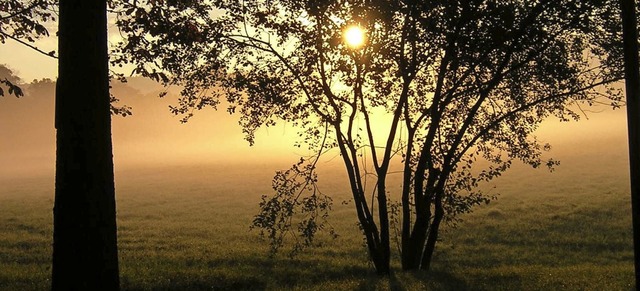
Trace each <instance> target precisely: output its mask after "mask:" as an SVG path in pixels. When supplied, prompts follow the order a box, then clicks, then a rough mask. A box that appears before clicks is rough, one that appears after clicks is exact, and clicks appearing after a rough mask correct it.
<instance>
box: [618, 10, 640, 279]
mask: <svg viewBox="0 0 640 291" xmlns="http://www.w3.org/2000/svg"><path fill="white" fill-rule="evenodd" d="M635 6H636V5H635V1H633V0H621V1H620V8H621V11H622V27H623V39H624V64H625V65H624V71H625V79H626V81H625V89H626V94H627V128H628V134H629V167H630V174H631V175H630V177H631V209H632V210H631V211H632V221H633V250H634V254H635V257H634V258H635V259H634V263H635V280H636V288H638V286H640V132H639V130H640V72H639V70H638V27H637V25H638V24H637V21H636V10H635Z"/></svg>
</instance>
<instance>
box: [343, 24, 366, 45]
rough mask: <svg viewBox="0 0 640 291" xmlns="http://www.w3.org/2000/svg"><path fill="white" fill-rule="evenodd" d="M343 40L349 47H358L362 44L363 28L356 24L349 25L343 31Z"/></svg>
mask: <svg viewBox="0 0 640 291" xmlns="http://www.w3.org/2000/svg"><path fill="white" fill-rule="evenodd" d="M343 37H344V40H345V41H346V43H347V45H348V46H350V47H351V48H359V47H361V46H362V45H363V44H364V30H362V28H360V27H359V26H357V25H351V26H349V27H347V29H345V30H344V32H343Z"/></svg>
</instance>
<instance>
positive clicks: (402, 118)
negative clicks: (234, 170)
mask: <svg viewBox="0 0 640 291" xmlns="http://www.w3.org/2000/svg"><path fill="white" fill-rule="evenodd" d="M118 3H119V5H115V6H114V11H116V12H119V13H118V26H119V27H120V29H121V31H122V33H123V36H124V40H123V41H122V42H121V43H120V44H119V45H118V48H117V50H116V55H115V57H114V58H113V62H114V64H120V63H132V64H133V65H134V66H135V72H136V73H139V74H142V75H144V76H148V77H150V78H153V79H155V80H158V81H161V82H163V83H165V84H175V85H180V86H183V88H184V90H183V91H182V93H183V94H182V97H181V98H180V100H179V103H178V105H177V106H176V107H174V108H172V111H173V112H174V113H176V114H185V116H186V118H188V117H189V116H191V114H193V112H194V110H197V109H200V108H202V107H204V106H217V105H218V104H219V103H218V102H219V99H220V98H225V99H226V100H227V101H228V103H229V104H230V105H229V107H228V111H229V112H231V113H240V114H241V121H240V123H241V125H242V126H243V128H244V132H245V134H246V138H247V140H249V142H250V143H253V142H254V133H255V130H256V129H258V128H260V127H262V126H272V125H274V124H276V123H277V122H281V121H285V122H289V123H292V124H294V125H297V126H298V127H299V128H300V137H301V139H300V141H299V142H298V145H301V144H305V143H306V144H307V145H308V146H309V148H310V149H311V150H313V151H314V152H315V153H317V154H318V155H320V154H321V153H323V152H326V151H333V152H336V153H339V155H340V157H341V158H342V161H343V165H344V169H345V171H346V175H347V177H348V180H349V189H350V191H351V194H352V196H353V200H352V202H353V206H354V208H355V210H356V214H357V218H358V222H359V224H360V226H361V227H362V231H363V234H364V237H365V241H366V245H367V249H368V251H369V255H370V258H371V261H372V262H373V264H374V266H375V268H376V270H377V271H378V272H379V273H381V274H388V273H389V261H390V257H391V256H390V228H391V224H392V223H393V222H394V221H397V216H392V217H390V214H389V213H390V212H392V211H391V209H390V207H394V209H397V208H398V206H397V205H395V206H390V204H389V203H392V202H390V201H392V199H390V198H391V197H400V201H401V204H400V215H401V217H402V219H401V223H402V225H401V227H400V232H401V234H400V236H401V240H402V242H401V246H400V249H401V256H402V266H403V268H404V269H419V268H420V269H428V268H429V264H430V262H431V258H432V255H433V251H434V248H435V245H436V242H437V239H438V233H439V230H440V225H441V223H442V222H445V223H446V222H452V223H455V222H456V221H458V219H459V215H460V214H463V213H468V212H470V211H471V210H472V209H473V207H474V206H476V205H479V204H484V203H488V202H489V201H490V200H491V199H494V196H493V195H488V194H486V193H483V192H481V191H479V190H478V186H479V185H480V184H481V183H484V182H487V181H490V180H492V179H494V178H496V177H498V176H500V175H501V174H502V173H504V172H505V171H506V170H508V169H509V168H510V167H511V165H512V164H513V163H514V162H516V161H521V162H523V163H525V164H528V165H530V166H532V167H534V168H537V167H543V166H544V167H548V168H549V169H553V167H555V166H557V165H558V164H559V162H558V161H556V160H553V159H549V158H547V157H546V155H545V152H546V151H548V150H549V149H550V147H548V146H546V145H545V144H544V141H540V140H538V139H536V138H535V135H534V133H535V130H536V129H537V128H538V126H539V125H540V123H541V122H542V121H543V120H545V119H547V118H552V117H553V118H557V119H559V120H562V121H568V120H577V119H579V118H580V116H581V114H582V113H583V112H584V107H587V106H590V105H594V104H602V103H605V104H610V105H612V106H613V107H617V106H620V104H621V103H620V102H621V95H620V91H619V88H616V87H615V86H610V85H611V84H613V83H614V82H616V81H618V80H620V78H621V76H622V74H621V66H617V64H618V63H619V60H620V57H621V55H620V54H619V53H618V49H617V48H616V45H617V44H616V42H619V40H618V39H617V36H618V35H619V33H618V29H619V27H618V26H619V21H617V20H615V19H612V18H611V17H617V10H616V8H615V7H616V6H615V5H609V4H611V3H609V1H602V0H589V1H577V0H561V1H552V0H539V1H523V0H510V1H495V0H471V1H386V0H385V1H350V0H348V1H331V0H330V1H293V0H269V1H261V0H252V1H248V0H247V1H231V0H229V1H217V2H213V3H211V2H179V3H180V4H177V3H169V2H160V1H134V2H131V1H123V2H118ZM178 5H182V6H180V8H178ZM350 25H357V26H359V27H361V28H362V29H363V30H364V31H365V32H366V43H365V44H364V45H363V46H362V47H360V48H352V47H350V46H348V45H346V44H345V43H344V41H343V35H342V34H343V30H345V29H346V28H347V27H348V26H350ZM381 122H384V125H381ZM327 127H328V128H327ZM324 132H327V133H328V134H327V135H323V134H322V133H324ZM324 138H326V141H325V142H323V143H322V144H323V146H320V147H318V146H317V145H318V144H319V140H321V139H324ZM397 156H400V157H401V158H400V159H398V158H394V157H397ZM396 167H400V168H401V169H402V170H401V174H402V182H401V186H402V187H401V188H400V190H395V189H398V188H395V187H388V186H389V185H388V181H387V178H388V176H389V175H390V173H391V172H392V170H393V171H395V168H396ZM303 168H304V167H303ZM313 169H315V167H313V168H312V169H308V172H305V171H302V172H304V173H307V174H304V175H303V174H302V173H298V172H296V171H295V170H291V171H293V172H283V173H286V174H285V175H284V176H282V175H283V173H279V174H278V175H276V178H275V179H274V190H276V196H275V197H276V198H267V197H265V198H264V200H263V202H262V204H261V206H262V210H263V212H261V214H260V215H259V216H258V218H260V219H259V220H258V221H257V222H258V223H257V224H258V225H257V226H260V227H263V228H264V229H265V230H266V231H267V233H269V235H268V236H269V237H270V238H271V239H272V242H273V241H274V240H275V245H276V246H277V247H279V246H280V245H281V242H282V240H281V239H280V238H281V237H284V236H285V235H288V234H286V233H291V231H292V229H294V227H293V226H292V224H291V223H290V222H288V221H290V219H291V217H295V215H293V214H292V213H294V212H296V211H301V209H303V208H304V207H303V205H304V202H303V200H299V199H294V198H292V197H295V196H294V195H293V194H292V193H298V192H299V191H300V190H302V189H307V190H308V191H309V193H314V192H313V191H314V190H313V187H311V188H307V187H309V184H308V182H309V181H313V180H314V179H315V178H314V179H311V178H309V177H310V176H309V175H311V173H312V172H313V171H312V170H313ZM371 174H372V175H371ZM292 176H296V177H297V178H303V179H302V180H298V182H294V180H295V179H293V180H291V177H292ZM370 177H373V179H374V180H375V183H367V180H366V179H367V178H370ZM309 179H310V180H309ZM285 181H287V182H286V183H285ZM276 182H277V183H276ZM282 185H286V186H287V187H289V188H286V187H285V188H282V187H281V186H282ZM287 189H288V190H287ZM296 195H297V194H296ZM274 199H275V200H274ZM298 203H300V204H298ZM310 205H315V204H313V203H312V204H310ZM391 205H394V204H391ZM296 207H299V208H297V209H298V210H295V209H296ZM265 210H266V211H265ZM394 215H395V214H394ZM306 225H307V226H308V228H304V227H303V228H302V229H299V230H301V231H302V232H303V233H305V230H304V229H309V230H314V229H319V228H316V226H315V225H314V224H306ZM307 233H311V232H307Z"/></svg>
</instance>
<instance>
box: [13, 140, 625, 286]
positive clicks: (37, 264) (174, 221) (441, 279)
mask: <svg viewBox="0 0 640 291" xmlns="http://www.w3.org/2000/svg"><path fill="white" fill-rule="evenodd" d="M587 154H589V153H581V154H580V155H575V156H567V157H566V158H565V160H563V165H561V167H559V168H558V170H557V171H556V172H554V173H548V172H546V171H544V170H532V169H529V168H526V167H524V166H519V165H516V166H515V168H514V169H512V170H511V171H510V172H509V173H507V174H506V175H505V176H503V177H501V178H499V179H498V180H496V182H495V183H493V184H492V185H487V186H486V187H487V191H495V193H496V194H498V193H499V194H500V195H499V198H498V199H497V200H496V201H493V202H492V203H490V204H489V205H486V206H482V207H479V208H477V209H476V211H475V212H473V213H472V214H468V215H464V216H463V217H462V218H463V219H464V221H463V222H461V223H460V224H459V225H458V227H456V228H453V227H448V228H446V230H445V232H444V233H443V234H442V240H441V241H440V242H439V245H438V246H437V249H436V257H435V259H434V262H433V265H432V266H433V270H432V271H431V272H430V273H428V274H425V273H423V272H403V271H401V270H400V266H399V263H398V262H399V260H398V258H397V251H396V252H395V254H394V260H393V268H394V272H393V274H392V275H391V276H390V277H388V278H385V277H379V276H377V275H375V273H374V271H373V268H372V267H371V266H370V265H369V263H368V262H367V257H366V251H365V248H364V246H363V244H362V237H361V235H360V233H359V232H358V229H357V226H356V223H355V222H356V219H355V216H354V213H353V210H352V209H351V208H352V205H343V204H342V203H341V201H343V200H345V199H347V198H348V196H347V195H346V193H347V192H346V187H345V182H346V181H345V180H344V178H343V175H342V173H341V172H340V170H341V169H340V168H334V167H331V166H326V167H325V169H324V170H323V172H321V176H320V179H321V180H320V182H321V187H322V190H323V191H324V192H325V193H333V194H334V209H333V212H332V216H331V223H332V225H333V226H334V227H335V228H336V229H337V231H338V233H339V235H340V236H339V237H338V238H337V239H329V238H328V237H326V236H322V237H320V239H319V241H318V242H319V244H320V245H319V246H318V247H316V248H312V249H308V250H307V251H305V252H304V253H302V254H301V255H299V256H297V257H295V258H289V257H288V256H286V255H285V254H280V255H276V256H275V257H270V256H269V253H268V245H267V242H266V241H264V240H262V239H261V238H260V237H259V236H258V231H256V230H252V231H250V230H249V225H250V222H251V220H252V217H253V215H254V214H256V213H257V209H258V206H257V203H258V201H259V199H260V195H261V194H270V193H271V192H270V179H271V177H272V174H273V170H275V169H278V168H279V167H280V168H281V167H282V166H284V164H282V165H274V164H259V163H256V164H236V165H233V164H208V165H207V164H202V165H195V164H192V165H173V166H162V167H160V166H156V167H138V168H129V169H123V170H118V171H117V172H116V181H117V182H116V184H117V203H118V231H119V252H120V270H121V283H122V288H123V289H124V290H241V289H249V290H261V289H270V290H425V289H426V290H630V289H631V288H632V285H631V284H632V281H633V272H632V271H633V264H632V262H633V252H632V245H631V232H632V230H631V222H630V206H629V205H630V204H629V203H630V202H629V201H630V198H629V190H628V185H627V179H628V174H626V172H625V171H626V168H625V167H624V165H625V162H624V161H625V160H624V158H625V157H626V155H625V153H624V152H608V153H600V154H598V155H594V154H593V153H592V154H591V155H587ZM587 157H589V158H587ZM323 177H324V179H323ZM0 185H2V186H1V187H0V270H1V271H0V289H1V290H46V289H47V288H48V286H49V281H48V280H49V276H50V266H51V264H50V256H51V237H52V228H51V221H52V213H51V210H52V207H53V176H52V175H51V174H48V173H46V172H45V173H42V174H40V175H33V176H22V177H13V178H7V177H4V178H2V180H1V181H0Z"/></svg>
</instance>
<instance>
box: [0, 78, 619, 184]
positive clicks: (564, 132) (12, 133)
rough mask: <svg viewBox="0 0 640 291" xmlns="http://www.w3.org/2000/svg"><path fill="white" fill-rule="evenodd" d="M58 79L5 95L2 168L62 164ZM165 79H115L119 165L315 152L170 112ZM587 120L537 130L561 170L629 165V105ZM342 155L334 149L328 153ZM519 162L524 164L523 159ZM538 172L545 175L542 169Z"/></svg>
mask: <svg viewBox="0 0 640 291" xmlns="http://www.w3.org/2000/svg"><path fill="white" fill-rule="evenodd" d="M54 87H55V84H54V83H53V82H51V81H50V80H44V81H41V82H37V83H32V84H29V85H26V86H25V92H26V96H24V97H21V98H19V99H18V98H15V97H13V96H8V97H3V98H1V99H0V134H1V135H2V137H3V138H2V139H0V164H2V165H4V166H3V167H0V176H2V177H5V178H8V177H13V176H22V175H27V176H28V175H32V174H47V175H52V174H53V169H54V164H55V129H54V127H53V116H54ZM161 90H162V87H161V86H159V85H158V84H156V83H154V82H152V81H149V80H145V79H142V78H132V79H130V81H129V82H128V83H125V84H122V83H116V84H114V85H113V89H112V92H113V94H114V95H115V96H116V97H117V98H119V99H120V102H119V103H118V104H117V105H127V106H130V107H132V112H133V115H132V116H128V117H125V118H123V117H121V116H113V117H112V123H113V126H112V129H113V130H112V134H113V147H114V162H115V166H116V171H120V170H127V169H131V168H137V167H154V166H169V165H183V166H184V165H190V164H194V165H207V164H209V165H227V164H239V165H263V166H264V165H268V164H274V165H278V166H279V167H285V166H287V165H290V164H291V163H293V162H295V161H296V160H297V157H299V156H300V155H306V154H308V153H307V152H306V151H305V149H304V148H296V147H294V146H293V143H294V140H295V139H296V137H297V136H296V133H297V130H296V128H294V127H292V126H291V125H288V124H279V125H278V126H276V127H273V128H268V129H260V131H259V132H258V134H257V138H256V144H255V145H254V146H249V143H248V142H247V141H245V140H244V135H243V133H242V129H241V127H240V126H239V125H238V116H237V115H230V114H228V113H227V112H226V107H225V105H224V104H222V105H220V106H219V108H218V110H217V111H216V110H213V109H211V108H206V109H204V110H201V111H198V112H195V115H194V117H193V118H191V119H190V120H189V122H187V123H184V124H183V123H180V122H179V121H180V119H181V118H182V116H175V115H173V114H171V113H170V112H169V109H168V107H169V105H176V104H177V97H176V96H177V91H178V90H177V89H175V88H170V89H169V91H170V94H169V95H168V96H167V97H164V98H162V99H161V98H158V93H159V92H160V91H161ZM583 109H585V114H586V116H583V117H582V120H581V121H579V122H558V121H557V120H555V119H553V118H550V119H549V120H548V121H546V122H545V123H544V124H543V125H542V126H541V127H540V129H539V130H538V132H537V134H536V136H537V138H538V139H540V140H541V141H543V142H548V143H550V144H551V145H552V150H551V151H550V152H549V153H547V156H548V157H553V158H554V159H559V160H560V161H561V162H562V164H561V166H560V167H558V171H559V172H563V171H566V170H568V169H583V168H585V167H587V168H588V169H589V170H591V171H595V172H598V171H602V173H603V174H606V173H609V172H610V171H608V170H606V169H611V168H615V169H616V170H617V171H618V172H619V173H620V174H623V173H624V172H625V171H626V168H625V167H626V163H627V162H626V158H627V142H626V118H625V111H624V110H623V109H618V110H612V109H610V108H607V107H606V106H603V105H599V106H596V107H593V108H592V107H583ZM330 159H333V160H335V161H338V160H339V159H335V154H334V155H331V154H329V155H327V157H325V158H324V160H325V161H326V160H330ZM516 167H518V166H516ZM528 173H529V174H530V175H543V176H546V175H547V173H545V172H544V171H541V170H536V171H529V172H528Z"/></svg>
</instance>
